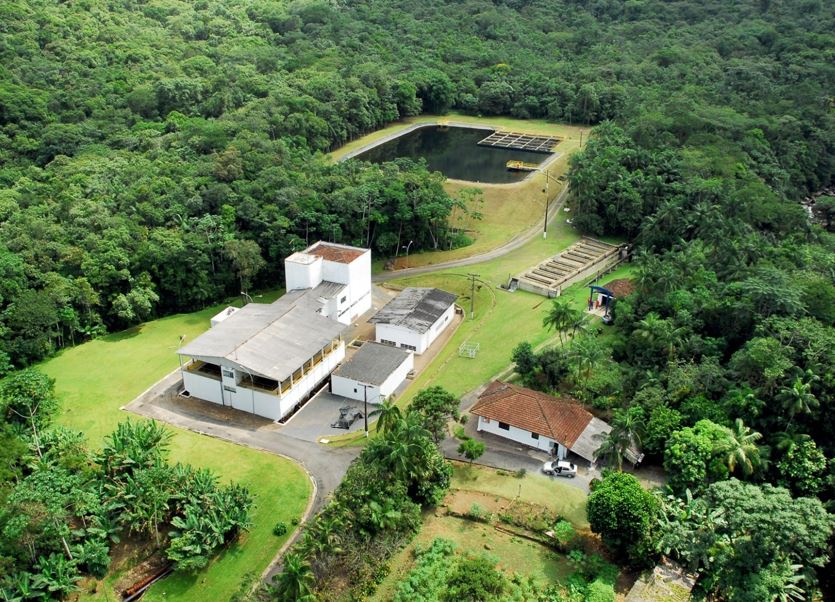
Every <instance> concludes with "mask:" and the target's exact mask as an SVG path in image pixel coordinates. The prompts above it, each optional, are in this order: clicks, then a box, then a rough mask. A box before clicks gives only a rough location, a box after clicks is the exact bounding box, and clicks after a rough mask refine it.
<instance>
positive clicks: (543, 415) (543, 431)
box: [470, 381, 593, 448]
mask: <svg viewBox="0 0 835 602" xmlns="http://www.w3.org/2000/svg"><path fill="white" fill-rule="evenodd" d="M470 412H471V413H473V414H475V415H476V416H482V417H484V418H489V419H490V420H497V421H499V422H504V423H506V424H509V425H511V426H515V427H516V428H520V429H524V430H526V431H529V432H531V433H536V434H537V435H541V436H543V437H548V438H549V439H553V440H554V441H557V442H559V443H561V444H562V445H564V446H565V447H568V448H571V447H572V446H573V445H574V443H575V442H576V441H577V438H578V437H579V436H580V434H581V433H582V432H583V431H584V430H585V428H586V427H587V426H588V424H589V422H591V419H592V418H593V416H592V415H591V413H589V412H588V410H586V409H585V408H584V407H583V406H582V405H580V404H579V403H578V402H576V401H569V400H566V399H559V398H557V397H552V396H551V395H547V394H545V393H540V392H539V391H533V390H532V389H526V388H524V387H519V386H517V385H512V384H510V383H503V382H500V381H493V382H492V383H490V384H489V385H488V386H487V389H486V390H485V391H484V393H482V394H481V395H479V397H478V401H477V402H476V404H475V405H474V406H473V407H472V409H471V410H470Z"/></svg>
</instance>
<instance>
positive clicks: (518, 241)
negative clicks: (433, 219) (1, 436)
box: [371, 186, 568, 282]
mask: <svg viewBox="0 0 835 602" xmlns="http://www.w3.org/2000/svg"><path fill="white" fill-rule="evenodd" d="M567 192H568V186H566V187H565V188H563V189H562V190H561V191H560V193H559V194H558V195H557V198H556V199H554V202H552V203H551V207H550V213H549V214H548V225H549V226H550V225H551V224H552V223H553V222H554V220H555V219H557V215H559V213H560V209H562V207H563V205H564V203H565V195H566V193H567ZM541 229H542V225H541V224H536V225H535V226H533V227H532V228H530V229H529V230H528V231H526V232H523V233H522V234H518V235H516V236H514V237H513V238H511V239H510V240H509V241H507V242H506V243H505V244H503V245H502V246H500V247H496V248H495V249H491V250H490V251H485V252H484V253H479V254H478V255H473V256H471V257H463V258H461V259H452V260H450V261H442V262H441V263H433V264H430V265H425V266H420V267H417V268H405V269H402V270H390V271H386V272H380V273H379V274H374V275H373V276H372V277H371V280H372V281H374V282H386V281H387V280H394V279H395V278H406V277H408V276H420V275H422V274H430V273H432V272H438V271H440V270H446V269H449V268H458V267H462V266H467V265H473V264H476V263H482V262H484V261H490V260H492V259H498V258H499V257H503V256H505V255H507V254H508V253H510V252H512V251H515V250H516V249H518V248H520V247H522V246H523V245H525V244H526V243H528V242H530V241H531V240H532V239H534V238H536V237H537V236H538V235H539V233H540V232H541Z"/></svg>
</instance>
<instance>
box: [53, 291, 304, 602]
mask: <svg viewBox="0 0 835 602" xmlns="http://www.w3.org/2000/svg"><path fill="white" fill-rule="evenodd" d="M277 294H278V293H277V292H273V293H267V294H265V295H264V296H263V297H262V298H259V299H258V300H259V301H270V300H272V299H274V298H275V297H276V296H277ZM221 307H222V306H216V307H212V308H209V309H206V310H203V311H200V312H196V313H193V314H183V315H177V316H171V317H168V318H164V319H161V320H155V321H153V322H148V323H146V324H143V325H141V326H138V327H136V328H133V329H131V330H128V331H126V332H122V333H118V334H114V335H111V336H107V337H103V338H101V339H97V340H95V341H91V342H89V343H85V344H83V345H80V346H78V347H75V348H73V349H67V350H65V351H64V352H62V353H61V354H59V355H58V356H56V357H54V358H52V359H50V360H48V361H46V362H44V363H43V364H41V365H40V368H41V369H42V370H43V371H44V372H46V373H47V374H49V375H50V376H52V377H53V378H55V379H56V389H57V391H58V394H59V396H60V397H61V400H62V406H61V414H60V418H59V422H60V423H61V424H64V425H66V426H68V427H72V428H75V429H79V430H81V431H84V433H86V435H87V437H88V440H89V442H90V445H91V446H92V447H98V446H99V445H100V444H101V440H102V437H103V436H104V435H105V434H107V433H108V432H110V431H111V430H112V429H113V428H114V427H115V426H116V424H117V423H118V422H120V421H122V420H125V419H126V418H127V417H128V416H129V415H128V414H126V413H125V412H123V411H121V410H120V409H119V408H120V407H121V406H123V405H124V404H126V403H128V402H130V401H131V400H132V399H133V398H134V397H136V396H137V395H138V394H139V393H141V392H142V391H144V390H145V389H146V388H147V387H149V386H150V385H152V384H153V383H154V382H156V381H157V380H159V379H160V378H161V377H163V376H165V375H166V374H167V373H169V372H170V371H171V370H173V369H174V368H176V367H177V356H176V355H175V353H174V352H175V350H176V349H177V346H178V344H179V340H180V337H181V336H182V335H186V337H187V340H191V339H193V338H194V337H196V336H197V335H199V334H200V333H201V332H203V331H204V330H206V328H207V327H208V324H209V318H210V317H211V316H212V315H214V314H215V313H217V312H218V311H220V308H221ZM173 430H174V431H175V436H174V439H173V442H172V452H171V458H172V460H173V461H179V462H184V463H190V464H193V465H195V466H201V467H207V468H211V469H212V470H214V471H216V472H217V473H218V475H219V476H220V478H221V479H222V480H223V481H224V482H225V481H229V480H235V481H238V482H241V483H243V484H245V485H246V486H247V487H249V489H250V490H251V491H252V493H253V495H254V496H255V500H256V507H255V509H254V512H253V516H252V521H253V527H252V530H251V531H250V532H249V533H247V534H246V535H245V536H244V537H243V538H242V540H241V541H240V543H239V544H237V545H235V546H233V547H231V548H229V549H228V550H226V551H224V552H223V553H222V554H221V555H220V556H218V558H216V559H215V560H214V561H213V563H212V564H211V565H210V566H209V567H208V568H207V569H205V570H203V571H200V572H199V573H197V574H194V575H185V574H175V575H173V576H172V577H169V578H167V579H165V580H164V581H162V582H160V583H159V584H158V585H156V586H154V587H153V588H152V590H151V591H150V593H149V595H148V596H146V598H145V599H147V600H160V599H166V600H195V601H201V602H202V601H206V600H228V599H229V598H230V597H231V596H232V594H233V593H234V592H235V591H237V590H238V589H239V587H240V583H241V580H242V578H243V577H244V576H245V575H246V574H247V573H248V572H252V571H254V572H255V573H256V574H260V572H261V571H262V570H263V569H264V568H266V566H267V565H268V564H269V562H270V560H272V558H273V556H274V555H275V554H276V552H277V551H278V549H279V547H280V546H281V544H282V543H283V542H284V541H285V540H286V539H287V538H288V537H289V534H288V535H285V536H284V537H280V538H279V537H275V536H273V535H272V532H271V531H272V527H273V525H274V524H275V523H276V522H277V521H278V520H283V521H286V522H288V524H289V522H290V521H291V520H292V519H294V518H300V517H301V515H302V513H303V512H304V509H305V507H306V505H307V502H308V499H309V498H310V495H311V493H312V486H311V484H310V480H309V478H308V477H307V475H306V474H305V472H304V471H303V470H302V469H301V468H300V467H299V466H298V465H296V464H295V463H293V462H291V461H289V460H286V459H284V458H279V457H277V456H274V455H271V454H267V453H265V452H260V451H256V450H252V449H249V448H246V447H241V446H238V445H234V444H232V443H227V442H224V441H221V440H219V439H213V438H211V437H206V436H202V435H197V434H194V433H191V432H187V431H182V430H177V429H173ZM113 581H115V579H114V578H113V577H111V578H110V579H108V580H106V581H105V583H104V584H103V585H102V586H100V587H99V591H98V592H97V593H96V594H94V595H90V596H88V597H87V599H100V600H110V599H114V600H115V599H118V598H117V597H116V595H115V593H114V592H113V591H112V582H113Z"/></svg>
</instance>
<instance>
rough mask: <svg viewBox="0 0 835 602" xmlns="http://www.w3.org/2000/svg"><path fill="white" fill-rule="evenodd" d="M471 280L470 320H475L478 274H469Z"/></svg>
mask: <svg viewBox="0 0 835 602" xmlns="http://www.w3.org/2000/svg"><path fill="white" fill-rule="evenodd" d="M467 276H468V277H469V278H470V320H472V319H473V318H475V279H476V278H478V274H472V273H470V274H467Z"/></svg>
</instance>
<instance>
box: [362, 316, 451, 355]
mask: <svg viewBox="0 0 835 602" xmlns="http://www.w3.org/2000/svg"><path fill="white" fill-rule="evenodd" d="M454 316H455V304H453V305H450V306H449V308H448V309H447V310H446V311H445V312H444V313H443V314H441V316H440V317H439V318H438V319H437V320H435V323H434V324H432V326H431V327H430V328H429V330H427V331H426V332H424V333H422V334H421V333H419V332H415V331H414V330H409V329H407V328H403V327H402V326H396V325H394V324H377V325H376V327H375V329H374V338H375V340H376V341H377V342H378V343H382V342H383V340H384V339H385V340H386V341H394V342H395V343H397V346H398V347H403V344H404V343H405V344H406V345H412V346H413V347H415V353H417V354H418V355H420V354H421V353H424V352H425V351H426V350H427V349H429V347H430V346H431V345H432V343H434V342H435V339H437V338H438V336H440V334H441V333H442V332H443V331H444V330H446V329H447V328H448V327H449V325H450V324H452V321H453V318H454Z"/></svg>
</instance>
